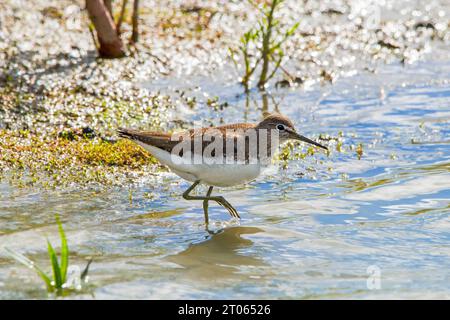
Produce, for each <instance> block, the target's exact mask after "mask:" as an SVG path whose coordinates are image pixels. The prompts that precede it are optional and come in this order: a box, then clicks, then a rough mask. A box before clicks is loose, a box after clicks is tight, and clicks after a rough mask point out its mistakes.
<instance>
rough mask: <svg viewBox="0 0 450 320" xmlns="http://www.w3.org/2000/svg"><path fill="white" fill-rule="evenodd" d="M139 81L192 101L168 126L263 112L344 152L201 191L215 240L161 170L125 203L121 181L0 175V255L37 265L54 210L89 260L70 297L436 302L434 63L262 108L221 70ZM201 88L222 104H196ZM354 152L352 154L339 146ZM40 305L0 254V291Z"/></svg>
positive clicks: (309, 91) (444, 67)
mask: <svg viewBox="0 0 450 320" xmlns="http://www.w3.org/2000/svg"><path fill="white" fill-rule="evenodd" d="M144 85H145V86H147V87H150V88H154V87H159V88H166V90H167V91H170V88H169V87H172V88H176V89H179V90H190V92H194V94H198V96H199V105H198V106H197V107H196V108H194V109H192V110H190V109H180V110H177V113H176V114H174V115H172V117H173V119H184V120H188V122H189V123H190V124H194V123H195V122H196V121H200V120H201V119H208V121H205V123H206V124H208V123H209V122H211V123H213V124H219V123H221V122H231V121H257V120H258V119H259V118H260V117H261V115H262V111H264V110H268V111H273V110H276V109H278V110H279V111H281V112H283V113H285V114H286V115H288V116H289V117H291V119H293V120H294V121H295V123H296V125H297V126H298V128H299V130H300V131H301V132H302V133H303V134H305V135H307V136H311V137H317V136H318V135H319V134H329V135H331V136H338V135H339V134H343V136H344V148H346V152H341V153H339V152H333V153H332V154H331V155H330V157H327V156H326V155H325V154H323V153H320V152H319V153H316V154H315V155H314V157H308V158H307V159H305V160H299V161H291V162H290V163H289V166H288V168H287V169H281V166H279V167H277V166H275V167H274V169H273V170H271V171H269V172H268V173H266V174H265V175H264V176H262V177H260V178H259V179H258V180H257V181H254V182H252V183H250V184H249V185H246V186H240V187H236V188H229V189H221V190H218V191H216V192H217V193H221V194H223V195H226V197H227V199H228V200H229V201H230V202H231V203H232V204H234V205H235V207H236V208H237V210H238V211H239V212H240V214H241V216H242V220H241V221H240V222H237V221H232V220H230V217H229V216H228V214H227V212H226V211H225V209H223V208H222V207H218V206H216V205H211V208H210V218H211V219H212V221H213V224H212V226H211V228H212V229H213V230H215V232H216V234H210V233H208V232H206V231H205V229H204V225H203V212H202V208H201V203H199V202H195V201H190V202H189V201H185V200H183V199H182V198H181V196H180V195H181V193H182V192H183V190H184V189H186V188H187V187H188V184H187V183H186V182H183V181H180V179H178V178H177V177H176V176H175V175H173V174H171V173H163V174H161V175H159V176H156V177H149V179H148V184H145V185H141V186H140V187H136V188H134V189H133V190H132V201H130V197H129V190H128V189H127V188H118V189H113V190H104V191H89V190H88V191H86V190H83V191H77V190H56V191H42V190H38V189H30V188H25V189H15V188H13V187H11V186H10V185H8V184H7V182H6V181H5V182H1V183H0V243H1V246H2V247H3V246H6V247H9V248H11V249H17V250H19V251H21V252H23V253H25V254H27V255H28V256H30V257H32V258H33V259H36V260H37V261H38V262H40V264H41V265H46V264H47V256H46V245H45V236H46V235H48V236H49V237H50V239H51V240H53V242H54V243H56V242H57V232H56V228H55V225H54V213H60V214H61V217H62V220H63V222H64V226H65V229H66V231H67V234H68V238H69V244H70V247H71V250H72V252H73V255H72V256H71V259H72V263H74V264H78V265H80V266H83V265H84V264H85V261H86V258H87V257H93V258H94V262H93V264H92V266H91V272H90V279H91V283H92V285H93V288H92V295H91V294H82V295H81V297H85V298H90V297H92V296H94V297H96V298H108V299H109V298H137V299H143V298H155V299H162V298H171V299H177V298H188V299H197V298H204V299H205V298H225V299H226V298H237V299H239V298H246V299H247V298H294V299H297V298H406V297H408V298H450V288H449V286H448V283H449V281H450V273H449V271H448V270H449V267H450V231H449V230H450V219H449V213H450V148H449V146H450V125H449V121H450V58H448V57H446V58H444V59H435V60H434V61H433V62H430V61H425V62H420V63H417V64H414V65H409V66H402V65H400V64H392V65H388V66H379V67H377V68H376V73H368V72H366V73H365V72H363V73H359V74H356V75H354V76H351V77H348V78H343V79H339V80H338V81H337V82H336V83H334V84H327V85H323V86H320V85H313V86H312V87H309V88H306V89H302V88H297V89H279V90H272V92H271V96H270V97H267V100H266V101H264V98H263V97H261V96H260V95H259V94H258V93H256V92H254V93H252V95H251V97H250V98H249V99H247V97H246V96H245V95H242V92H241V91H242V89H241V88H240V87H239V86H237V85H235V84H233V83H231V82H229V81H228V78H227V77H223V78H221V77H218V79H215V80H213V81H212V80H211V79H201V78H200V79H191V80H189V81H187V82H182V81H177V80H173V79H170V80H166V82H164V81H159V82H157V83H146V84H144ZM196 87H199V88H197V89H196ZM205 93H207V94H209V96H210V97H212V96H218V98H219V102H220V103H222V102H227V103H228V104H229V106H228V107H224V108H223V110H222V111H216V110H214V109H213V108H211V107H207V106H206V105H205V101H206V100H207V98H205ZM340 132H341V133H340ZM360 143H361V144H362V145H363V147H364V152H363V156H362V158H361V159H358V156H357V154H356V152H355V150H350V146H351V145H355V146H356V145H358V144H360ZM149 195H151V196H149ZM371 270H378V271H379V272H380V277H379V279H380V287H379V288H378V289H377V288H375V289H374V288H373V287H371V286H370V285H369V286H368V285H367V280H368V277H369V274H368V271H371ZM44 297H46V293H45V291H44V290H43V288H42V283H40V279H39V278H38V277H37V276H36V275H35V274H34V273H33V272H32V271H30V270H27V269H25V268H24V267H22V266H20V265H18V264H17V263H15V262H14V261H12V260H10V259H9V258H7V257H6V256H4V255H3V253H2V254H1V255H0V298H44ZM75 297H77V298H79V297H80V296H75Z"/></svg>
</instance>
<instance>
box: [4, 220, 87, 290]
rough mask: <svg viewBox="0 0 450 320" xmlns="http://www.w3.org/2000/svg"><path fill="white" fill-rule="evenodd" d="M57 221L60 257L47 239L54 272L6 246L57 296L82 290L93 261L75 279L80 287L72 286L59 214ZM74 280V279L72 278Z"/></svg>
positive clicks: (66, 245) (11, 254)
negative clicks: (68, 273) (46, 270)
mask: <svg viewBox="0 0 450 320" xmlns="http://www.w3.org/2000/svg"><path fill="white" fill-rule="evenodd" d="M55 219H56V223H57V225H58V232H59V237H60V239H61V253H60V258H59V259H58V256H57V254H56V251H55V249H54V248H53V246H52V244H51V243H50V241H49V240H48V239H47V252H48V256H49V261H50V265H51V268H52V274H51V275H48V274H47V273H46V272H45V271H43V269H42V268H41V267H39V266H38V265H37V264H36V263H35V262H33V261H32V260H30V259H28V258H27V257H25V256H24V255H23V254H21V253H19V252H14V251H12V250H10V249H8V248H5V250H6V252H7V253H8V254H9V256H10V257H11V258H13V259H14V260H16V261H17V262H19V263H21V264H23V265H24V266H26V267H28V268H30V269H32V270H34V271H36V274H37V275H38V276H39V277H40V278H41V279H42V281H43V282H44V283H45V286H46V288H47V292H49V293H55V294H56V295H57V296H64V295H67V294H69V293H70V292H72V291H75V290H78V291H79V290H81V285H84V284H86V281H87V274H88V271H89V266H90V264H91V261H92V260H91V261H89V262H88V264H87V265H86V267H85V269H84V271H83V272H82V273H81V274H80V275H79V277H80V279H77V280H75V281H74V283H79V286H78V287H72V284H71V283H68V277H67V271H68V268H69V255H70V252H69V246H68V244H67V238H66V235H65V233H64V229H63V226H62V224H61V221H60V219H59V216H58V215H56V217H55ZM71 281H72V279H71Z"/></svg>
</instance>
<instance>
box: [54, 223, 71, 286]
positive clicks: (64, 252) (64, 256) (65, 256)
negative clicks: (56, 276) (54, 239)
mask: <svg viewBox="0 0 450 320" xmlns="http://www.w3.org/2000/svg"><path fill="white" fill-rule="evenodd" d="M56 223H58V230H59V236H60V238H61V281H62V283H63V284H64V283H66V280H67V268H68V266H69V246H68V245H67V238H66V234H65V233H64V229H63V227H62V224H61V221H60V220H59V216H58V215H57V216H56Z"/></svg>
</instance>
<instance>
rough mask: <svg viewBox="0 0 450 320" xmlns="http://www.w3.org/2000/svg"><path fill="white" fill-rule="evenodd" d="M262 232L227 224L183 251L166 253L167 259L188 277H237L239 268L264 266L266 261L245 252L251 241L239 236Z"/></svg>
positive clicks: (256, 229)
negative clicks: (219, 230) (227, 226)
mask: <svg viewBox="0 0 450 320" xmlns="http://www.w3.org/2000/svg"><path fill="white" fill-rule="evenodd" d="M259 232H263V230H262V229H259V228H255V227H230V228H226V229H224V230H222V231H221V232H218V233H216V234H212V235H211V237H209V238H208V239H207V240H206V241H203V242H201V243H195V244H191V245H190V246H189V248H187V249H186V250H184V251H182V252H180V253H178V254H176V255H172V256H169V257H168V258H167V259H168V260H169V261H170V262H173V263H176V264H177V265H179V266H181V267H183V268H184V270H183V272H187V273H188V274H187V276H190V277H195V278H197V279H202V278H204V279H205V280H211V279H216V278H218V277H232V276H238V273H239V270H240V268H242V267H263V266H266V263H265V262H264V261H263V260H262V259H261V258H260V257H257V256H255V255H254V254H250V253H248V252H244V251H245V249H247V248H251V247H252V246H253V241H251V240H249V239H245V238H243V237H242V236H244V235H246V234H255V233H259Z"/></svg>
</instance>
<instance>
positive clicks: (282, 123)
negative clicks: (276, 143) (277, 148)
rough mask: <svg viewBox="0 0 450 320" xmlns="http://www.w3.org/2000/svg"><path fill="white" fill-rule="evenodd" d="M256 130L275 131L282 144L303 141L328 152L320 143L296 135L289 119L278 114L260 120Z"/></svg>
mask: <svg viewBox="0 0 450 320" xmlns="http://www.w3.org/2000/svg"><path fill="white" fill-rule="evenodd" d="M256 128H257V129H266V130H268V131H270V130H277V131H278V135H279V138H280V143H283V142H285V141H287V140H299V141H303V142H306V143H309V144H312V145H314V146H316V147H319V148H322V149H325V150H328V148H327V147H325V146H323V145H321V144H320V143H317V142H315V141H313V140H311V139H308V138H306V137H305V136H302V135H300V134H299V133H297V130H295V127H294V124H293V123H292V121H291V120H289V118H287V117H285V116H283V115H281V114H279V113H272V114H269V115H268V116H266V117H265V118H264V120H262V121H261V122H260V123H258V125H257V126H256Z"/></svg>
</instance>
